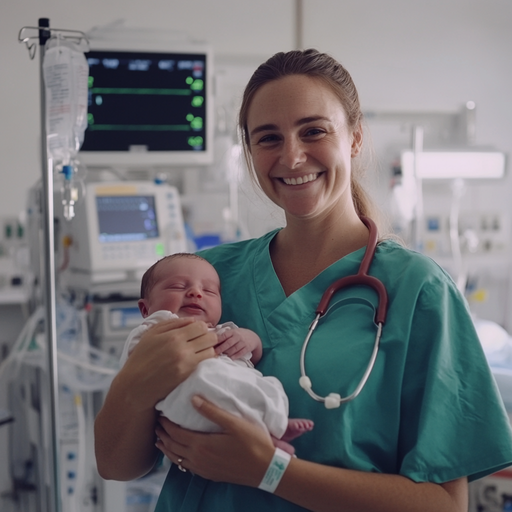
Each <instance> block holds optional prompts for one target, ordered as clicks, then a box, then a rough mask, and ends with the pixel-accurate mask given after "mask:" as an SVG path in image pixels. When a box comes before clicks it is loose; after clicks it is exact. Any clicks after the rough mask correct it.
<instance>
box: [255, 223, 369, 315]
mask: <svg viewBox="0 0 512 512" xmlns="http://www.w3.org/2000/svg"><path fill="white" fill-rule="evenodd" d="M279 231H280V230H279V229H277V230H275V231H273V232H271V233H269V234H268V235H267V240H266V244H262V246H261V249H260V250H259V251H258V252H256V254H255V256H254V266H253V268H254V269H255V275H254V276H253V277H254V281H255V287H256V291H257V294H256V295H257V297H258V302H259V306H260V309H261V311H262V313H263V316H264V317H266V318H268V317H269V316H270V315H272V313H273V312H278V310H279V309H280V307H282V306H284V305H285V304H286V305H291V304H293V303H294V302H296V301H299V302H302V300H303V299H302V298H303V297H304V294H306V295H307V301H308V303H310V301H311V300H312V299H314V301H315V303H316V304H318V302H319V301H320V299H321V297H322V295H323V293H324V291H325V290H326V289H327V288H328V287H329V286H330V285H331V284H332V283H333V282H334V281H335V280H336V279H340V278H341V277H344V276H348V275H352V274H356V273H357V271H358V269H359V265H360V264H361V260H362V258H363V255H364V252H365V250H366V246H364V247H361V248H360V249H358V250H356V251H354V252H351V253H349V254H347V255H346V256H344V257H343V258H341V259H339V260H338V261H335V262H334V263H333V264H331V265H330V266H329V267H327V268H326V269H324V270H323V271H322V272H321V273H320V274H318V275H317V276H315V277H314V278H313V279H312V280H311V281H309V282H308V283H306V284H305V285H304V286H302V287H301V288H299V289H298V290H296V291H295V292H293V293H292V294H290V295H289V296H286V294H285V292H284V289H283V287H282V285H281V282H280V281H279V278H278V277H277V274H276V272H275V270H274V265H273V263H272V259H271V257H270V244H271V242H272V240H273V239H274V237H275V236H276V235H277V233H278V232H279ZM370 271H371V266H370ZM312 294H314V295H317V297H312ZM313 313H314V311H311V314H313Z"/></svg>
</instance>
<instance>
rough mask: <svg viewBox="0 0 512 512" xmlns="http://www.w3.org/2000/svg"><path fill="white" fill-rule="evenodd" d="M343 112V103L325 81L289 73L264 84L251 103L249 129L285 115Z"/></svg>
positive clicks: (291, 117) (298, 117)
mask: <svg viewBox="0 0 512 512" xmlns="http://www.w3.org/2000/svg"><path fill="white" fill-rule="evenodd" d="M333 111H336V112H342V113H343V115H344V109H343V105H342V104H341V101H340V99H339V98H338V96H336V94H335V93H334V91H333V90H332V88H331V87H329V86H328V85H327V84H326V83H325V82H324V81H322V80H320V79H318V78H315V77H310V76H306V75H290V76H286V77H283V78H279V79H278V80H272V81H271V82H268V83H266V84H265V85H263V86H261V87H260V89H258V91H256V93H255V94H254V97H253V99H252V101H251V104H250V106H249V110H248V115H247V122H248V128H249V131H251V129H252V128H254V126H255V125H259V124H260V123H267V122H269V123H271V122H273V121H272V120H279V119H282V118H283V116H286V117H287V118H290V120H292V121H293V120H294V119H295V118H297V119H300V118H308V117H315V116H318V115H327V114H332V113H333Z"/></svg>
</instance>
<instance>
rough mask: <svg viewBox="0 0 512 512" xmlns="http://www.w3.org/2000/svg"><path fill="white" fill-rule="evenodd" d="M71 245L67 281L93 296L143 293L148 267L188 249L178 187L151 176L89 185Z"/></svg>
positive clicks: (75, 219) (74, 225)
mask: <svg viewBox="0 0 512 512" xmlns="http://www.w3.org/2000/svg"><path fill="white" fill-rule="evenodd" d="M76 210H77V212H76V216H75V218H74V219H73V221H72V225H71V233H72V244H71V246H70V247H69V251H70V253H69V272H68V283H67V284H68V286H69V287H70V288H75V289H80V290H84V291H87V292H89V293H91V294H93V295H97V296H104V297H109V296H112V295H121V296H126V297H134V298H136V297H138V295H139V290H140V280H141V277H142V275H143V274H144V272H145V271H146V270H147V268H148V267H150V266H151V265H152V264H153V263H155V262H156V261H157V260H159V259H160V258H162V257H163V256H165V255H168V254H173V253H176V252H184V251H186V250H187V244H186V237H185V229H184V224H183V218H182V213H181V206H180V200H179V195H178V192H177V190H176V189H175V188H174V187H171V186H169V185H166V184H155V183H152V182H150V181H119V182H98V183H89V184H87V185H86V194H85V198H84V201H82V202H81V203H79V204H77V208H76Z"/></svg>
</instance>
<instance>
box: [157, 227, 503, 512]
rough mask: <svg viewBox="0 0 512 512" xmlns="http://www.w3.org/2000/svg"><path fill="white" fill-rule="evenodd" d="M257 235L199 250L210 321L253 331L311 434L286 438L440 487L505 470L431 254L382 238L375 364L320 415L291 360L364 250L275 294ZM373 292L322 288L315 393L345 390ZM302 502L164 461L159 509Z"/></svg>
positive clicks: (472, 340) (487, 382) (498, 405)
mask: <svg viewBox="0 0 512 512" xmlns="http://www.w3.org/2000/svg"><path fill="white" fill-rule="evenodd" d="M275 234H276V231H274V232H271V233H269V234H267V235H265V236H263V237H262V238H259V239H255V240H249V241H244V242H239V243H236V244H229V245H223V246H219V247H217V248H214V249H210V250H208V251H205V252H203V253H201V255H202V256H204V257H205V258H206V259H208V260H209V261H210V262H211V263H212V264H213V265H214V267H215V268H216V269H217V271H218V273H219V275H220V279H221V283H222V302H223V315H222V319H221V322H225V321H233V322H235V323H236V324H237V325H239V326H240V327H245V328H248V329H252V330H253V331H255V332H256V333H258V334H259V336H260V337H261V339H262V343H263V356H262V358H261V361H260V362H259V364H258V365H257V369H258V370H260V371H261V372H262V373H263V374H264V375H273V376H275V377H277V378H279V379H280V381H281V382H282V384H283V386H284V389H285V391H286V393H287V394H288V397H289V400H290V418H309V419H312V420H313V421H314V423H315V426H314V429H313V430H312V431H311V432H308V433H306V434H304V435H302V436H301V437H299V438H298V439H296V440H295V441H293V445H294V446H295V448H296V455H297V456H298V457H299V458H303V459H306V460H310V461H313V462H318V463H320V464H327V465H331V466H337V467H341V468H349V469H355V470H361V471H371V472H377V473H390V474H399V475H403V476H406V477H408V478H410V479H412V480H414V481H416V482H425V481H428V482H435V483H442V482H447V481H450V480H454V479H456V478H460V477H464V476H467V477H468V479H469V480H474V479H477V478H480V477H482V476H485V475H486V474H490V473H493V472H495V471H498V470H499V469H502V468H504V467H507V466H509V465H512V435H511V429H510V425H509V421H508V417H507V415H506V412H505V410H504V407H503V404H502V401H501V398H500V396H499V394H498V391H497V388H496V385H495V383H494V379H493V377H492V375H491V372H490V370H489V367H488V365H487V362H486V360H485V356H484V354H483V351H482V348H481V345H480V342H479V340H478V337H477V334H476V332H475V329H474V327H473V322H472V321H471V317H470V315H469V312H468V308H467V304H466V302H465V300H464V299H463V297H461V295H460V294H459V292H458V291H457V289H456V287H455V285H454V283H453V281H452V280H451V278H450V277H449V276H447V274H446V273H445V272H444V271H443V270H442V269H441V268H440V267H439V266H437V265H436V264H435V263H434V262H433V261H432V260H430V259H429V258H427V257H425V256H423V255H420V254H418V253H415V252H413V251H410V250H408V249H405V248H403V247H402V246H400V245H399V244H397V243H395V242H393V241H384V242H381V243H380V244H379V245H378V247H377V251H376V255H375V257H374V260H373V262H372V264H371V266H370V275H373V276H375V277H377V278H378V279H380V280H381V281H382V282H383V283H384V285H385V287H386V289H387V293H388V298H389V306H388V315H387V320H386V324H385V325H384V329H383V334H382V339H381V345H380V350H379V353H378V356H377V360H376V363H375V367H374V369H373V371H372V373H371V375H370V377H369V379H368V381H367V383H366V386H365V387H364V388H363V390H362V391H361V394H360V395H359V396H358V397H357V398H356V399H355V400H353V401H351V402H349V403H347V404H343V405H341V407H339V408H337V409H326V408H325V406H324V405H323V403H321V402H316V401H315V400H313V399H312V398H310V397H309V396H308V395H307V394H306V392H305V391H304V390H303V389H302V388H301V387H300V386H299V378H300V368H299V358H300V351H301V348H302V344H303V341H304V338H305V336H306V334H307V331H308V328H309V325H310V324H311V322H312V320H313V319H314V317H315V309H316V306H317V305H318V303H319V301H320V298H321V296H322V294H323V292H324V291H325V289H326V288H327V287H328V286H329V285H330V284H331V283H332V282H334V281H335V280H337V279H339V278H341V277H343V276H347V275H352V274H355V273H357V270H358V268H359V264H360V262H361V259H362V257H363V254H364V248H363V249H360V250H358V251H356V252H354V253H351V254H349V255H347V256H346V257H344V258H342V259H341V260H339V261H337V262H336V263H334V264H333V265H331V266H330V267H329V268H327V269H326V270H324V271H323V272H322V273H321V274H320V275H318V276H317V277H316V278H315V279H313V280H312V281H311V282H310V283H308V284H307V285H305V286H304V287H303V288H301V289H300V290H297V291H296V292H295V293H293V294H292V295H290V296H289V297H286V295H285V293H284V291H283V289H282V287H281V284H280V282H279V280H278V278H277V276H276V274H275V272H274V269H273V266H272V262H271V259H270V253H269V244H270V241H271V240H272V238H273V237H274V236H275ZM376 304H377V296H376V294H375V292H374V291H373V290H371V289H369V288H366V287H363V286H356V287H351V288H348V289H345V290H342V291H340V292H338V293H337V294H335V295H334V297H333V299H332V301H331V305H330V308H329V310H328V312H327V314H326V315H325V317H324V318H323V319H321V320H320V322H319V324H318V326H317V328H316V330H315V333H314V334H313V337H312V338H311V341H310V343H309V346H308V350H307V353H306V371H307V374H308V376H309V377H310V378H311V380H312V383H313V390H314V391H315V392H316V393H317V394H319V395H321V396H326V395H328V394H329V393H331V392H334V393H339V394H340V395H341V396H348V395H349V394H351V393H352V392H353V390H354V389H355V387H356V386H357V384H358V383H359V381H360V379H361V376H362V374H363V372H364V371H365V369H366V367H367V365H368V361H369V358H370V355H371V352H372V348H373V344H374V340H375V334H376V325H375V323H374V320H373V319H374V316H375V310H376ZM240 510H244V511H247V512H252V511H254V512H261V511H262V510H279V511H283V512H288V511H290V512H292V511H294V512H296V511H300V510H305V509H303V508H302V507H299V506H297V505H294V504H292V503H290V502H287V501H285V500H282V499H281V498H279V497H277V496H274V495H272V494H269V493H267V492H265V491H260V490H258V489H253V488H249V487H245V486H239V485H232V484H225V483H215V482H211V481H207V480H205V479H203V478H200V477H198V476H194V475H192V474H191V473H190V472H188V473H182V472H180V471H179V470H178V469H177V468H176V467H174V466H173V467H171V470H170V472H169V475H168V477H167V480H166V482H165V485H164V488H163V490H162V493H161V496H160V500H159V502H158V505H157V509H156V511H157V512H164V511H165V512H169V511H172V512H175V511H181V512H193V511H205V512H206V511H207V512H217V511H218V512H221V511H222V512H231V511H233V512H235V511H240Z"/></svg>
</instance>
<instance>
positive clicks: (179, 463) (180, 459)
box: [178, 457, 187, 473]
mask: <svg viewBox="0 0 512 512" xmlns="http://www.w3.org/2000/svg"><path fill="white" fill-rule="evenodd" d="M182 462H183V457H178V469H179V470H180V471H183V473H186V472H187V470H186V469H185V468H184V467H183V466H182V465H181V463H182Z"/></svg>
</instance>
